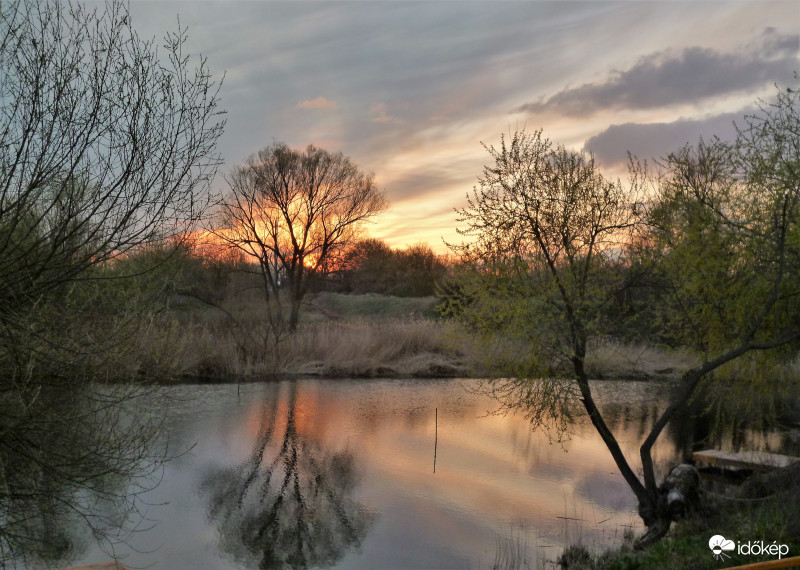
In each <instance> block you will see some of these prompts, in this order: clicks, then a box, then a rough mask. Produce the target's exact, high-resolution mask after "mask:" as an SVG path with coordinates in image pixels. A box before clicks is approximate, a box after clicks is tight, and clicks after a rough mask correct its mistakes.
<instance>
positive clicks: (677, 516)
mask: <svg viewBox="0 0 800 570" xmlns="http://www.w3.org/2000/svg"><path fill="white" fill-rule="evenodd" d="M699 487H700V475H699V474H698V472H697V469H696V468H695V467H694V466H693V465H687V464H681V465H678V466H676V467H673V468H672V470H671V471H670V472H669V475H667V477H666V478H665V479H664V482H663V483H662V484H661V486H660V487H659V488H658V492H657V494H656V496H655V497H653V498H654V501H652V503H653V504H654V505H655V509H654V512H653V519H652V522H651V523H650V524H647V523H646V522H645V524H647V532H645V533H644V534H643V535H642V536H640V537H639V538H637V539H636V542H635V543H634V548H636V549H642V548H646V547H647V546H650V545H651V544H653V543H655V542H657V541H659V540H660V539H661V538H663V537H664V535H666V534H667V532H669V528H670V526H671V525H672V523H673V521H679V520H681V519H682V518H683V517H684V516H685V515H686V512H687V511H688V510H690V509H692V508H693V507H694V506H695V505H696V504H697V501H698V489H699ZM641 510H642V505H641V503H640V504H639V511H640V513H641Z"/></svg>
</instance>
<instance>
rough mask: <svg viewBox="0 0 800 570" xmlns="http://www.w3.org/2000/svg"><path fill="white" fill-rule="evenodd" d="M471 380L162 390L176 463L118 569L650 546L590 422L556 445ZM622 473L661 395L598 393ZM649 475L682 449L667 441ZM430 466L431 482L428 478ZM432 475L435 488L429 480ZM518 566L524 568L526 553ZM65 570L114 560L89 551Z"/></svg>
mask: <svg viewBox="0 0 800 570" xmlns="http://www.w3.org/2000/svg"><path fill="white" fill-rule="evenodd" d="M476 387H477V383H476V381H474V380H391V381H376V380H372V381H369V380H347V381H343V380H329V381H326V380H300V381H286V382H280V383H264V384H248V385H243V386H242V387H241V392H240V394H239V395H237V387H236V386H235V385H231V384H225V385H185V386H177V387H171V388H167V389H165V393H164V396H165V397H164V398H162V401H166V402H168V404H167V405H168V406H169V413H168V415H167V418H168V420H167V423H166V425H165V426H164V434H165V436H166V437H167V438H168V441H169V446H170V449H171V450H172V452H173V453H176V452H182V453H180V454H179V456H178V457H176V458H175V459H172V460H171V461H168V462H167V463H166V464H165V466H164V469H163V474H162V478H161V480H160V483H159V484H158V485H156V486H155V488H153V489H152V490H150V491H148V492H146V493H145V494H144V495H142V496H141V497H140V499H142V501H141V503H140V504H141V505H144V506H143V507H142V514H143V515H144V519H143V520H142V521H141V523H140V524H139V526H138V530H137V531H136V532H134V533H132V534H131V535H130V537H129V538H128V540H127V543H126V544H121V545H116V546H115V547H114V550H113V552H112V553H113V554H114V555H115V556H117V557H119V558H120V559H121V561H122V562H123V563H124V564H126V565H128V566H130V567H137V568H145V567H147V568H174V569H178V568H208V569H214V568H219V569H223V568H258V567H261V568H271V567H275V568H280V567H286V566H290V565H293V566H299V567H322V568H355V569H358V568H365V569H366V568H370V569H373V568H491V567H493V566H494V565H496V564H498V563H502V559H503V557H504V556H505V557H508V556H509V555H510V553H511V554H513V553H517V554H516V555H517V556H519V555H522V556H524V557H525V559H526V560H527V561H528V562H529V563H530V564H531V565H533V566H534V567H536V566H540V565H542V564H543V563H544V562H546V561H553V560H555V559H556V558H557V556H558V555H559V554H560V552H561V551H562V550H563V548H564V546H565V545H569V544H576V543H581V544H584V545H586V546H588V547H589V548H590V549H594V550H600V549H603V548H606V547H608V546H612V545H614V544H615V543H618V542H619V540H621V538H622V535H623V533H624V532H625V530H626V529H633V531H634V532H637V533H638V532H640V530H641V527H640V522H639V520H638V519H637V517H636V515H635V507H636V504H635V501H634V499H633V496H632V494H631V493H630V491H629V490H628V488H627V487H626V485H625V483H624V481H623V480H622V477H621V476H620V475H619V474H618V471H617V469H616V467H615V465H614V463H613V461H612V460H611V458H610V455H609V453H608V452H607V451H606V449H605V447H604V445H603V444H602V442H601V441H600V439H599V437H598V436H597V435H596V433H595V431H594V429H593V428H592V426H591V424H589V423H588V420H587V419H586V418H583V419H580V420H579V421H578V422H577V424H576V425H575V426H574V430H573V432H572V435H571V437H570V439H569V440H567V441H564V442H563V443H551V439H550V438H548V435H547V434H546V433H544V432H541V431H532V430H531V428H530V425H529V423H528V422H527V421H526V420H525V419H524V418H523V417H522V416H521V415H513V414H508V415H496V414H492V413H491V412H492V411H493V410H495V409H496V408H497V407H498V406H497V403H496V402H494V401H493V400H491V399H490V398H488V397H487V396H485V395H482V394H481V393H476V392H475V388H476ZM595 389H596V390H597V392H598V400H599V401H600V402H601V403H602V406H603V407H604V410H605V412H606V414H607V415H608V417H609V418H610V421H609V423H610V424H611V426H612V428H613V429H614V430H615V433H616V434H617V437H618V439H619V440H620V444H621V446H622V448H623V450H624V451H625V452H626V454H627V455H628V457H630V458H635V457H637V455H638V453H637V449H638V445H639V442H640V441H641V439H642V434H643V431H644V428H645V427H646V426H647V425H648V424H649V423H650V422H651V421H652V418H653V416H654V415H655V414H656V413H657V412H658V411H659V409H661V408H662V407H663V402H664V395H663V394H658V393H654V391H653V390H654V385H653V384H647V383H637V382H624V383H623V382H602V383H598V384H597V385H596V386H595ZM666 436H667V437H664V438H662V441H660V442H659V445H658V447H657V448H656V449H655V453H654V457H655V459H656V462H657V463H659V464H661V465H663V466H666V465H671V464H674V463H675V462H678V461H679V460H680V458H681V457H682V455H683V454H684V453H685V452H686V449H683V448H682V444H681V442H680V438H678V437H675V435H674V434H673V435H672V436H670V434H666ZM434 462H435V466H434ZM434 467H435V472H434ZM520 553H521V554H520ZM75 554H76V556H75V557H74V559H73V560H71V561H70V562H71V563H75V564H77V563H80V564H88V563H94V562H102V561H105V560H108V559H109V553H108V552H104V551H102V550H100V549H99V548H97V547H96V546H92V545H89V546H87V547H86V549H85V550H83V552H81V553H75Z"/></svg>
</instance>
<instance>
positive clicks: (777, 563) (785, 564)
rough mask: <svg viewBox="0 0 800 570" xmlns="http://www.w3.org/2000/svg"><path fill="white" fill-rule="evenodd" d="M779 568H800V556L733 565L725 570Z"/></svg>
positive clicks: (772, 569)
mask: <svg viewBox="0 0 800 570" xmlns="http://www.w3.org/2000/svg"><path fill="white" fill-rule="evenodd" d="M778 568H800V556H792V557H791V558H782V559H781V560H768V561H767V562H754V563H753V564H745V565H744V566H731V567H730V568H726V569H725V570H778Z"/></svg>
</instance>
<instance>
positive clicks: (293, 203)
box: [216, 143, 387, 331]
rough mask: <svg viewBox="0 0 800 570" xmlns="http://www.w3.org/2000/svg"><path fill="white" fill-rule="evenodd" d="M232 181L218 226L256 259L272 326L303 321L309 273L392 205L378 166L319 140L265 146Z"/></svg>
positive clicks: (290, 326)
mask: <svg viewBox="0 0 800 570" xmlns="http://www.w3.org/2000/svg"><path fill="white" fill-rule="evenodd" d="M228 184H229V186H230V190H229V192H228V194H227V196H226V197H225V199H224V201H223V202H224V203H223V206H222V213H221V221H220V223H219V226H218V229H217V230H216V234H217V235H219V236H220V237H221V238H222V239H223V240H225V241H226V242H227V243H229V244H230V245H232V246H234V247H237V248H240V249H241V250H242V251H244V252H245V253H246V254H248V255H249V256H252V257H254V258H255V259H257V260H258V263H259V267H260V270H261V276H262V278H263V286H264V295H265V299H266V302H267V305H268V308H269V313H270V318H271V319H272V321H273V322H272V325H273V330H275V327H280V326H283V324H284V323H286V324H287V325H288V329H289V330H290V331H292V330H294V329H295V328H296V327H297V322H298V318H299V312H300V305H301V303H302V300H303V297H304V296H305V294H306V292H307V291H308V284H309V278H310V277H311V276H312V275H314V274H315V273H316V272H317V271H319V270H320V268H322V267H323V266H324V264H325V262H326V261H327V260H328V259H329V258H330V257H331V256H333V255H334V253H336V252H337V251H338V250H339V249H340V248H341V247H343V246H344V245H345V244H348V243H350V242H351V241H352V240H353V239H354V238H355V237H356V236H357V235H358V232H359V230H360V229H361V226H362V223H363V222H364V221H366V220H368V219H369V218H371V217H373V216H375V215H376V214H378V213H379V212H381V211H383V210H384V209H385V208H386V206H387V202H386V198H385V196H384V194H383V192H381V191H380V190H378V188H377V187H376V186H375V181H374V176H373V175H372V174H365V173H364V172H362V171H361V170H359V168H358V167H357V166H356V165H355V164H353V162H352V161H351V160H350V159H349V158H348V157H346V156H344V155H343V154H342V153H330V152H328V151H326V150H324V149H320V148H317V147H315V146H313V145H309V146H308V147H307V148H306V149H305V150H304V151H300V150H295V149H291V148H289V147H288V146H287V145H285V144H282V143H276V144H274V145H272V146H270V147H267V148H265V149H263V150H261V151H259V152H258V153H257V154H255V155H253V156H251V157H250V158H249V159H248V160H247V161H246V162H245V163H244V164H243V165H241V166H239V167H237V168H235V169H234V170H233V172H232V173H231V175H230V176H229V177H228ZM282 289H285V290H287V291H288V295H289V301H290V310H289V316H288V319H286V318H285V317H284V315H283V313H282V309H281V301H280V295H279V293H280V291H281V290H282Z"/></svg>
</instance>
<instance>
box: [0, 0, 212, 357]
mask: <svg viewBox="0 0 800 570" xmlns="http://www.w3.org/2000/svg"><path fill="white" fill-rule="evenodd" d="M185 40H186V33H185V30H182V29H180V28H179V29H178V30H177V31H176V32H174V33H171V34H169V35H168V36H167V37H166V38H165V43H164V45H163V49H159V48H158V46H157V45H156V44H155V41H154V40H149V41H146V40H143V39H141V38H140V37H139V36H138V35H137V33H136V32H135V30H134V29H133V28H132V27H131V20H130V16H129V14H128V9H127V5H126V3H125V2H124V1H123V0H108V2H106V4H105V6H104V7H103V8H102V9H101V10H93V11H91V10H88V9H86V8H85V7H83V6H82V5H80V4H77V3H72V2H60V1H57V0H48V1H43V2H39V1H36V0H12V1H11V2H4V3H2V4H1V5H0V274H2V275H3V280H2V285H0V323H1V324H2V332H1V333H0V336H2V337H3V338H2V340H3V343H2V344H3V345H4V346H3V347H2V349H3V351H9V352H15V349H17V348H19V347H20V346H21V345H22V344H24V342H23V339H22V338H21V337H17V334H18V333H19V332H20V331H21V330H23V329H26V330H27V332H31V329H30V326H29V324H30V318H29V317H31V316H32V315H33V314H35V313H36V312H37V311H38V312H39V313H41V309H42V307H43V303H45V302H46V301H47V299H48V298H49V297H50V296H51V295H52V294H53V293H54V291H55V290H58V289H61V290H62V291H63V289H64V286H65V285H66V284H69V283H74V282H75V281H76V280H81V279H87V278H92V277H95V275H91V274H90V273H89V270H91V269H92V268H96V267H98V266H101V265H103V264H104V263H105V262H107V261H109V260H112V259H114V258H117V257H119V256H121V255H125V254H126V253H128V252H130V251H132V250H134V249H136V248H137V247H139V246H141V245H142V244H147V243H152V242H155V241H159V240H166V239H168V238H175V237H180V236H183V235H185V234H186V233H187V232H188V231H190V230H191V229H192V228H193V227H194V226H195V224H196V223H197V221H198V220H199V219H200V218H201V217H202V216H203V215H204V213H205V212H206V209H207V207H208V206H209V204H210V201H211V195H210V193H209V192H208V188H207V184H208V182H209V180H210V178H211V177H212V176H213V174H214V173H215V171H216V168H217V166H218V164H219V162H220V159H219V156H218V155H217V153H216V143H217V139H218V137H219V135H220V134H221V132H222V129H223V126H224V121H223V120H222V116H221V115H222V112H221V111H220V109H219V101H218V96H217V95H218V88H219V84H218V83H216V82H214V81H213V80H212V78H211V75H210V72H209V70H208V67H207V65H206V62H205V60H204V59H202V58H201V59H200V60H199V66H198V67H196V68H194V67H193V66H192V64H191V60H190V56H189V55H188V54H186V53H184V48H183V46H184V42H185ZM23 323H28V324H23ZM34 328H35V327H34ZM34 332H35V331H34ZM34 336H35V335H34Z"/></svg>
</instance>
